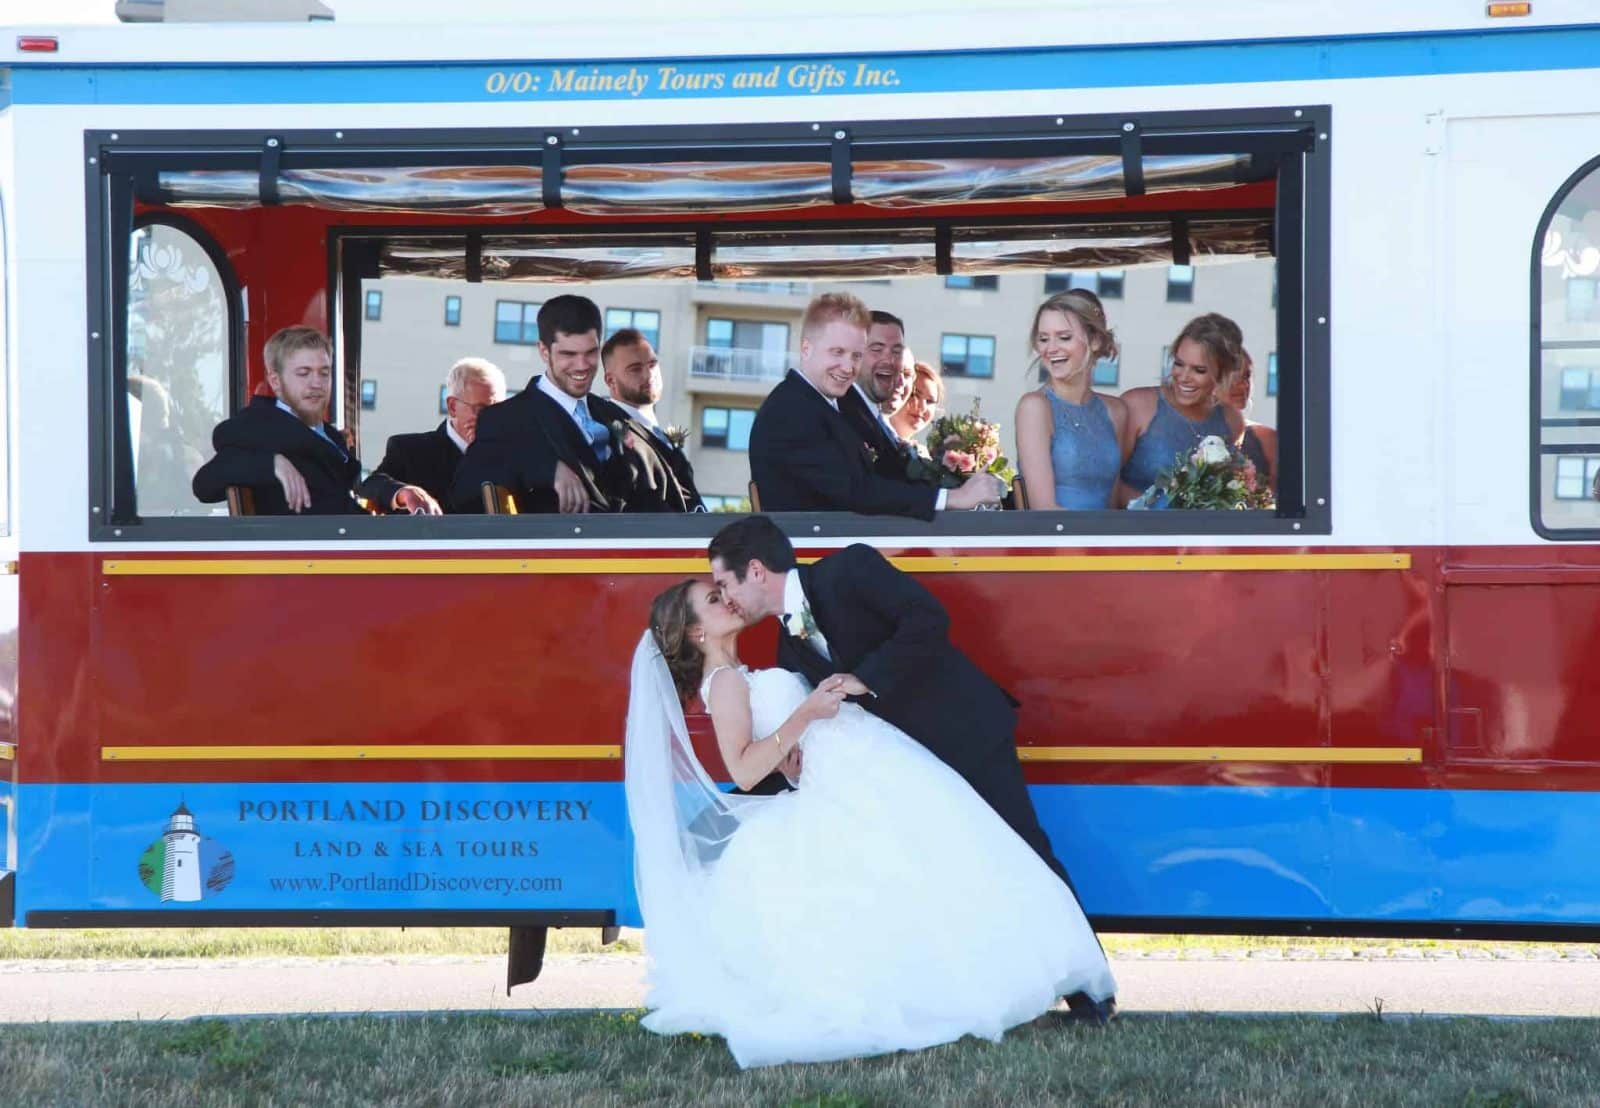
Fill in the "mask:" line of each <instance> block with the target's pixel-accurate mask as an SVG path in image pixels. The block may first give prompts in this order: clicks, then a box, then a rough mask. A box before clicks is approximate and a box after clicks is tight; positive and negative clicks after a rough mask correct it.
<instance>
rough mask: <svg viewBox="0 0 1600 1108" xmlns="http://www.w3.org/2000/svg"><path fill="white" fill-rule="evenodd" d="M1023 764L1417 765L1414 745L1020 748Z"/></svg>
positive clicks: (1418, 757)
mask: <svg viewBox="0 0 1600 1108" xmlns="http://www.w3.org/2000/svg"><path fill="white" fill-rule="evenodd" d="M1017 756H1018V757H1019V758H1020V759H1022V761H1024V762H1293V763H1303V764H1311V765H1327V764H1341V765H1351V764H1354V765H1362V764H1375V765H1394V764H1405V763H1420V762H1421V761H1422V749H1421V747H1415V746H1023V747H1018V748H1017Z"/></svg>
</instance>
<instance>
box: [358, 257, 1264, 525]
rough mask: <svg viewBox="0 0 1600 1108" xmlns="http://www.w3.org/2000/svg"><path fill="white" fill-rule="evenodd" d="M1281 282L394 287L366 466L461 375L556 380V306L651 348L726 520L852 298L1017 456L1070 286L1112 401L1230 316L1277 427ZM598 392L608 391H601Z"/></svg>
mask: <svg viewBox="0 0 1600 1108" xmlns="http://www.w3.org/2000/svg"><path fill="white" fill-rule="evenodd" d="M1275 273H1276V267H1275V264H1274V263H1273V262H1272V261H1271V260H1270V259H1265V260H1248V261H1237V262H1230V263H1226V264H1216V265H1207V266H1201V267H1190V266H1146V267H1139V268H1132V269H1125V270H1099V271H1095V272H1082V273H1048V274H1047V273H1038V272H1029V273H1009V274H1002V275H999V276H982V277H947V278H940V277H917V278H898V279H895V280H893V281H889V280H878V281H864V280H858V281H815V282H804V281H801V282H788V281H776V282H773V281H740V282H679V281H639V282H615V281H610V282H604V283H595V284H590V285H572V284H565V283H563V284H560V285H551V284H535V283H518V282H501V283H479V284H468V283H466V282H464V281H447V280H437V279H433V278H420V277H388V278H383V279H381V280H374V281H368V282H366V283H365V285H364V295H365V298H366V299H365V319H364V321H363V331H362V355H361V378H360V381H359V384H358V385H357V387H359V389H360V405H361V422H360V434H361V454H362V457H363V458H364V459H365V460H366V461H367V462H368V464H369V465H376V464H377V461H378V459H379V458H380V457H381V456H382V452H383V445H384V443H385V442H386V441H387V439H388V436H390V435H393V434H397V433H401V432H406V431H419V430H424V429H426V428H429V427H432V426H434V425H435V424H437V423H438V422H439V421H440V420H441V419H443V418H444V400H443V386H444V378H445V373H446V372H447V371H448V369H449V368H450V365H451V363H452V362H454V361H455V360H456V359H457V358H461V357H465V356H467V355H476V356H479V357H485V358H488V359H489V360H490V361H492V362H494V363H496V364H497V365H499V366H500V368H501V369H503V370H504V371H505V374H506V379H507V382H508V384H509V387H510V388H511V389H512V390H513V391H515V390H518V389H521V388H522V387H524V386H525V385H526V384H527V383H528V381H529V380H530V379H531V378H532V377H533V376H535V375H536V374H538V373H539V372H541V370H542V365H541V363H540V361H539V355H538V348H537V343H538V329H537V327H536V325H535V317H536V316H537V314H538V311H539V305H540V303H542V301H543V300H544V298H545V297H546V296H552V295H555V294H556V293H557V292H575V293H579V294H581V295H584V296H588V297H589V298H590V299H592V300H594V301H595V303H596V304H598V305H599V306H600V309H601V312H602V313H603V316H604V319H605V329H606V335H609V334H611V333H612V332H613V331H616V330H618V329H620V328H622V327H636V328H638V329H639V330H641V331H643V332H644V333H645V334H646V335H648V336H650V338H651V341H652V342H653V343H654V345H655V348H656V351H657V353H658V354H659V355H660V358H661V366H662V371H663V375H664V377H665V381H666V388H665V394H664V395H663V397H662V401H661V403H660V405H658V407H657V412H658V415H659V417H660V419H661V421H662V423H664V424H667V425H679V426H682V427H685V428H687V429H688V430H689V439H688V446H687V449H688V452H689V455H690V458H691V459H692V461H693V463H694V467H695V474H696V481H697V482H698V484H699V486H700V489H701V491H702V492H703V493H704V494H706V498H707V500H708V502H709V504H710V505H711V506H712V507H734V506H737V504H738V503H739V501H740V500H741V499H742V498H743V497H744V496H745V490H746V485H747V482H748V481H749V478H750V471H749V462H748V443H749V435H750V425H751V423H752V421H753V420H754V418H755V412H756V409H757V408H758V407H760V405H761V401H762V399H763V398H764V397H765V396H766V395H767V392H768V391H769V390H770V389H771V388H772V386H773V385H774V384H775V383H776V382H777V381H778V380H779V379H780V378H781V377H782V376H783V374H784V372H785V371H786V370H787V369H788V368H789V367H790V366H791V365H793V364H794V359H795V353H794V352H795V351H796V350H797V349H798V347H799V342H800V318H801V315H802V314H803V313H804V311H805V307H806V304H807V303H808V302H809V300H810V299H811V297H812V296H814V295H816V294H818V293H821V292H828V291H848V292H852V293H854V294H855V295H857V296H859V297H861V299H863V300H864V301H866V303H867V305H868V306H869V307H871V308H878V309H883V310H885V311H890V312H893V313H894V314H895V315H898V316H900V317H901V318H902V319H904V320H905V322H906V341H907V344H908V345H909V346H910V347H911V348H912V350H913V351H915V353H916V355H917V358H918V359H919V360H921V361H925V362H928V363H929V364H931V365H934V366H936V367H938V368H940V369H941V370H942V372H943V376H944V381H945V386H946V406H947V407H948V408H951V409H955V410H962V411H965V410H969V409H970V408H971V407H972V404H973V402H974V401H975V400H976V401H978V402H979V403H980V404H981V405H982V411H983V413H984V414H985V415H986V416H989V417H990V418H993V419H996V420H999V421H1000V423H1001V424H1002V427H1003V432H1002V437H1003V441H1004V442H1005V443H1006V444H1007V449H1009V450H1011V451H1012V453H1013V456H1014V453H1015V444H1014V442H1013V441H1012V438H1011V423H1012V415H1013V412H1014V410H1015V407H1016V403H1017V398H1018V397H1019V396H1021V394H1022V393H1023V392H1024V391H1025V390H1027V389H1030V388H1034V387H1037V384H1038V371H1037V367H1036V366H1035V364H1034V358H1033V350H1032V342H1031V336H1030V327H1031V325H1032V322H1033V313H1034V310H1035V309H1036V308H1037V307H1038V305H1039V303H1040V302H1041V301H1042V300H1044V299H1045V297H1047V296H1048V295H1050V294H1051V293H1053V292H1056V291H1058V290H1060V289H1065V288H1068V287H1071V286H1073V285H1078V286H1082V287H1086V288H1090V289H1093V290H1094V291H1096V292H1097V293H1098V294H1099V296H1100V297H1101V300H1102V302H1103V303H1104V304H1105V307H1106V315H1107V317H1108V320H1109V322H1110V324H1111V326H1112V329H1113V330H1114V331H1115V333H1116V336H1117V339H1118V341H1119V343H1120V345H1121V356H1120V358H1119V359H1118V360H1117V361H1116V362H1106V361H1102V362H1101V363H1100V364H1099V365H1097V366H1096V367H1095V381H1096V387H1097V388H1098V389H1100V390H1101V391H1104V392H1109V393H1119V392H1121V391H1123V390H1124V389H1128V388H1132V387H1135V386H1138V385H1151V384H1155V383H1156V382H1157V381H1158V380H1160V378H1161V375H1162V373H1163V372H1164V369H1165V366H1166V361H1167V356H1168V346H1169V345H1170V344H1171V342H1172V339H1173V337H1174V336H1175V335H1176V334H1177V333H1178V331H1179V330H1180V329H1181V328H1182V327H1183V324H1184V323H1185V322H1186V321H1187V320H1188V319H1189V318H1191V317H1192V316H1195V315H1198V314H1200V313H1202V312H1211V311H1216V312H1222V313H1224V314H1225V315H1228V316H1231V317H1232V318H1233V319H1234V320H1236V321H1237V322H1238V324H1239V326H1240V327H1241V328H1242V329H1243V331H1244V337H1245V345H1246V347H1247V349H1248V350H1249V351H1250V353H1251V355H1252V357H1253V358H1254V361H1255V366H1256V372H1255V384H1254V393H1253V397H1252V406H1251V410H1250V418H1252V419H1254V420H1257V421H1259V422H1262V423H1265V424H1268V425H1270V426H1276V423H1277V419H1276V408H1277V399H1276V393H1277V372H1276V366H1277V349H1276V320H1277V312H1276V303H1275V300H1276V288H1275ZM604 337H605V336H602V338H604ZM595 388H596V391H597V392H599V393H601V394H603V393H604V392H605V386H604V383H603V381H597V383H596V386H595Z"/></svg>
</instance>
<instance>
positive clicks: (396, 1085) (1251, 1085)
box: [0, 1013, 1600, 1108]
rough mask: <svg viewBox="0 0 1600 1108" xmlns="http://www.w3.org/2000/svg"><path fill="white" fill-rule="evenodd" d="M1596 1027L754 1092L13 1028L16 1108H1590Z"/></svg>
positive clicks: (394, 1033) (1048, 1036)
mask: <svg viewBox="0 0 1600 1108" xmlns="http://www.w3.org/2000/svg"><path fill="white" fill-rule="evenodd" d="M1597 1040H1600V1021H1593V1020H1557V1021H1540V1022H1533V1021H1529V1022H1505V1021H1490V1020H1484V1019H1452V1020H1404V1021H1395V1020H1379V1019H1375V1018H1373V1017H1371V1016H1359V1017H1348V1018H1342V1019H1333V1020H1330V1019H1316V1018H1305V1017H1290V1018H1281V1019H1226V1018H1189V1019H1180V1018H1164V1017H1142V1018H1140V1017H1124V1018H1123V1019H1122V1020H1120V1021H1119V1022H1118V1023H1117V1024H1115V1025H1113V1026H1112V1027H1110V1028H1109V1029H1106V1030H1096V1029H1089V1028H1079V1027H1070V1026H1063V1025H1061V1024H1059V1023H1056V1022H1055V1021H1054V1020H1052V1019H1048V1018H1047V1019H1045V1020H1041V1021H1037V1022H1036V1023H1034V1024H1031V1025H1028V1026H1026V1027H1023V1028H1020V1029H1018V1030H1017V1031H1014V1032H1012V1033H1011V1034H1010V1035H1008V1036H1007V1037H1006V1039H1005V1041H1004V1042H1002V1043H1000V1044H998V1045H995V1044H990V1043H985V1042H977V1041H972V1040H968V1041H964V1042H962V1043H957V1044H954V1045H951V1046H947V1047H940V1048H937V1049H934V1050H928V1051H923V1052H920V1053H917V1054H898V1055H890V1056H887V1057H884V1058H875V1059H864V1060H861V1061H856V1062H844V1063H833V1064H827V1065H813V1066H779V1067H774V1068H771V1069H764V1070H754V1071H750V1072H748V1073H741V1072H740V1071H739V1070H738V1069H737V1067H735V1066H734V1064H733V1062H732V1060H731V1059H730V1057H729V1055H728V1052H727V1050H726V1048H725V1047H724V1046H723V1044H722V1042H721V1041H720V1040H718V1039H715V1038H702V1037H699V1036H679V1037H676V1038H671V1039H664V1038H660V1037H658V1036H655V1035H651V1034H650V1033H649V1032H647V1031H645V1030H644V1029H643V1028H641V1027H640V1026H639V1024H638V1017H637V1015H636V1014H621V1015H618V1014H607V1013H596V1014H592V1015H579V1016H565V1017H560V1018H555V1019H547V1020H526V1019H512V1018H505V1017H498V1016H458V1017H448V1018H437V1017H417V1018H403V1019H374V1018H359V1019H315V1018H309V1019H308V1018H296V1019H270V1020H243V1021H236V1022H221V1021H215V1020H211V1021H196V1022H187V1023H176V1024H161V1023H145V1024H98V1025H83V1024H57V1025H48V1024H46V1025H27V1026H21V1025H10V1026H5V1027H0V1090H4V1093H3V1097H4V1102H5V1103H6V1104H7V1105H8V1106H15V1108H33V1106H45V1105H49V1106H55V1105H81V1104H116V1105H128V1106H152V1108H153V1106H156V1105H169V1104H175V1103H183V1104H185V1105H186V1106H193V1108H212V1106H217V1108H221V1106H228V1108H245V1106H254V1105H262V1106H265V1105H278V1104H338V1105H341V1106H343V1105H351V1106H363V1105H373V1106H379V1105H382V1106H396V1105H412V1104H417V1105H430V1106H438V1108H454V1106H466V1105H482V1104H494V1105H543V1104H562V1105H596V1106H598V1105H607V1106H609V1105H634V1104H652V1105H659V1104H696V1105H701V1104H704V1105H738V1106H743V1105H747V1104H761V1105H769V1104H770V1105H782V1106H801V1105H805V1106H810V1108H866V1106H869V1105H870V1106H880V1105H881V1106H899V1105H904V1106H907V1108H911V1106H918V1108H920V1106H922V1105H968V1104H996V1105H1001V1104H1003V1105H1008V1106H1009V1105H1019V1106H1030V1105H1073V1104H1082V1105H1129V1106H1132V1105H1149V1104H1174V1103H1175V1104H1184V1105H1217V1106H1219V1108H1220V1106H1223V1105H1226V1106H1228V1108H1248V1106H1255V1105H1262V1106H1267V1105H1270V1106H1273V1108H1277V1106H1281V1105H1317V1106H1329V1108H1341V1106H1351V1108H1354V1106H1361V1108H1368V1106H1371V1108H1385V1106H1395V1108H1412V1106H1418V1108H1420V1106H1424V1105H1426V1106H1429V1108H1432V1106H1434V1105H1451V1106H1459V1108H1522V1106H1533V1105H1538V1106H1541V1108H1542V1106H1547V1105H1548V1106H1562V1105H1574V1106H1576V1105H1584V1106H1592V1105H1594V1103H1595V1091H1596V1090H1597V1089H1600V1050H1597V1049H1596V1048H1595V1043H1596V1041H1597Z"/></svg>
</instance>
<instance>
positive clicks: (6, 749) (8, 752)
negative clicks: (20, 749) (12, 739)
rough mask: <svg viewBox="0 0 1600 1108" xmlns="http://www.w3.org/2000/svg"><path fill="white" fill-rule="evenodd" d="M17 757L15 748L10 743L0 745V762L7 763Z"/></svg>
mask: <svg viewBox="0 0 1600 1108" xmlns="http://www.w3.org/2000/svg"><path fill="white" fill-rule="evenodd" d="M16 756H17V748H16V747H15V746H13V745H12V744H10V743H0V762H9V761H11V760H12V759H13V758H15V757H16Z"/></svg>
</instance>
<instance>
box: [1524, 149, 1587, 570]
mask: <svg viewBox="0 0 1600 1108" xmlns="http://www.w3.org/2000/svg"><path fill="white" fill-rule="evenodd" d="M1595 174H1600V156H1597V157H1594V158H1590V159H1589V160H1588V161H1586V162H1584V163H1583V164H1582V165H1580V166H1579V167H1578V168H1577V169H1575V170H1573V172H1572V174H1571V176H1569V177H1568V178H1567V179H1566V180H1565V181H1563V182H1561V186H1560V187H1559V188H1557V189H1556V191H1555V193H1554V194H1553V195H1552V196H1551V197H1550V202H1549V203H1548V204H1546V205H1545V208H1544V211H1543V213H1541V214H1540V216H1539V222H1538V223H1537V224H1535V225H1534V229H1533V237H1532V242H1531V244H1530V247H1529V251H1528V367H1529V372H1528V378H1529V396H1528V457H1529V464H1528V522H1529V524H1530V525H1531V526H1532V527H1533V531H1534V533H1535V534H1536V535H1538V536H1539V537H1540V538H1542V539H1549V540H1551V541H1552V542H1594V541H1596V540H1600V527H1550V526H1548V525H1547V524H1546V523H1545V522H1544V459H1545V458H1546V457H1549V456H1555V457H1561V456H1562V455H1567V454H1580V455H1584V456H1590V455H1600V415H1591V416H1559V415H1558V416H1546V415H1545V414H1544V413H1545V406H1544V354H1545V351H1547V350H1574V349H1584V350H1596V351H1597V352H1600V339H1595V340H1588V339H1576V340H1552V341H1551V342H1548V343H1547V342H1545V341H1544V268H1545V267H1544V263H1543V257H1544V236H1545V231H1546V230H1548V229H1549V227H1550V221H1551V220H1553V219H1554V218H1555V216H1556V213H1557V212H1558V211H1560V209H1561V205H1562V204H1563V203H1564V202H1565V201H1566V199H1567V197H1568V196H1570V195H1572V192H1573V190H1574V189H1576V188H1577V187H1578V186H1579V185H1580V184H1582V183H1583V182H1584V181H1586V180H1588V179H1589V177H1591V176H1593V175H1595ZM1557 410H1558V411H1560V410H1561V408H1560V400H1559V398H1558V400H1557ZM1566 410H1568V411H1571V410H1572V409H1566ZM1558 427H1559V428H1574V429H1580V430H1586V431H1588V432H1589V433H1590V435H1591V440H1590V441H1589V442H1570V443H1547V442H1545V441H1544V431H1545V430H1546V429H1547V428H1558ZM1555 482H1556V478H1555V477H1554V476H1552V480H1551V489H1550V498H1551V499H1552V500H1558V499H1559V500H1566V502H1567V503H1571V501H1570V500H1567V498H1565V497H1557V496H1556V484H1555ZM1591 491H1592V490H1591Z"/></svg>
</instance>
